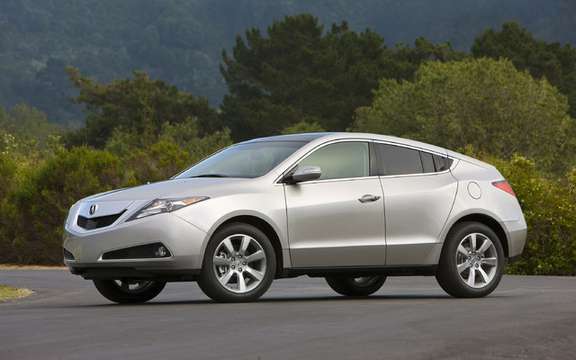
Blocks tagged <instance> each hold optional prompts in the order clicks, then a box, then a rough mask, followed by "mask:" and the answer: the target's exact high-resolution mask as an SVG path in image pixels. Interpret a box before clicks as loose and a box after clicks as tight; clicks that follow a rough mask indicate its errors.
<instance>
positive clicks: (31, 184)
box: [2, 147, 127, 264]
mask: <svg viewBox="0 0 576 360" xmlns="http://www.w3.org/2000/svg"><path fill="white" fill-rule="evenodd" d="M126 180H127V179H126V178H125V175H124V170H123V167H122V164H121V163H120V160H119V159H118V158H117V157H116V156H114V155H112V154H111V153H109V152H105V151H98V150H92V149H89V148H86V147H78V148H73V149H72V150H60V151H58V152H57V153H56V154H55V155H54V156H53V157H51V158H50V159H48V160H46V161H45V162H44V163H43V164H41V165H40V166H39V167H38V168H37V169H33V170H31V171H30V173H29V174H28V176H26V179H25V180H24V181H23V183H22V184H21V186H19V188H18V189H16V190H15V191H14V192H13V193H12V194H11V195H10V199H9V200H10V201H9V202H7V203H6V204H5V206H4V208H3V214H2V215H3V216H2V218H3V219H6V220H7V222H8V224H9V226H7V227H4V226H3V229H4V232H5V233H4V234H3V241H4V243H6V242H7V241H8V242H10V244H11V246H10V250H11V251H10V252H8V253H5V254H2V261H4V262H17V263H23V264H27V263H39V264H56V263H60V262H61V259H62V251H61V248H62V228H63V223H64V220H65V218H66V215H67V213H68V209H69V208H70V206H72V204H74V202H76V201H77V200H78V199H80V198H82V197H85V196H87V195H91V194H95V193H98V192H102V191H106V190H110V189H114V188H118V187H121V186H122V185H123V184H124V183H126Z"/></svg>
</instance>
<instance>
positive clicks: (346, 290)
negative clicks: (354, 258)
mask: <svg viewBox="0 0 576 360" xmlns="http://www.w3.org/2000/svg"><path fill="white" fill-rule="evenodd" d="M385 281H386V276H366V277H353V276H328V277H326V282H327V283H328V285H329V286H330V287H331V288H332V290H334V291H336V292H337V293H338V294H340V295H344V296H369V295H372V294H373V293H375V292H376V291H378V290H380V288H381V287H382V285H383V284H384V282H385Z"/></svg>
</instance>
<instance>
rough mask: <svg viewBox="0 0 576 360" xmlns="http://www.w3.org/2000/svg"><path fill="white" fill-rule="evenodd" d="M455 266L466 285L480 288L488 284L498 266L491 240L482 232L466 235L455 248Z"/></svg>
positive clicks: (496, 253)
mask: <svg viewBox="0 0 576 360" xmlns="http://www.w3.org/2000/svg"><path fill="white" fill-rule="evenodd" d="M456 267H457V272H458V275H459V276H460V278H461V279H462V281H463V282H464V283H466V284H467V285H468V286H470V287H472V288H475V289H481V288H483V287H485V286H487V285H488V284H490V283H491V282H492V280H493V279H494V277H495V276H496V273H497V268H498V252H497V251H496V247H495V246H494V243H493V242H492V240H491V239H490V238H489V237H488V236H486V235H484V234H482V233H471V234H468V235H466V236H465V237H464V238H463V239H462V240H461V241H460V244H459V245H458V248H457V250H456Z"/></svg>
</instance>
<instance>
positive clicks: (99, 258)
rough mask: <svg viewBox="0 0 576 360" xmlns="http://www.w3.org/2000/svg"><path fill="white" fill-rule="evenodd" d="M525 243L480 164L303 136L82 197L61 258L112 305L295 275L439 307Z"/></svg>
mask: <svg viewBox="0 0 576 360" xmlns="http://www.w3.org/2000/svg"><path fill="white" fill-rule="evenodd" d="M526 231H527V229H526V222H525V220H524V217H523V215H522V211H521V209H520V206H519V203H518V201H517V199H516V197H515V195H514V191H513V190H512V188H511V187H510V185H509V184H508V182H507V181H506V180H505V179H504V178H503V177H502V175H501V174H500V173H499V172H498V170H497V169H496V168H495V167H493V166H491V165H489V164H486V163H484V162H481V161H478V160H476V159H473V158H470V157H468V156H465V155H462V154H459V153H456V152H453V151H450V150H447V149H443V148H440V147H436V146H432V145H428V144H424V143H421V142H416V141H412V140H406V139H401V138H396V137H390V136H383V135H373V134H359V133H309V134H296V135H282V136H274V137H267V138H260V139H254V140H250V141H245V142H242V143H239V144H235V145H232V146H230V147H227V148H225V149H223V150H221V151H219V152H217V153H215V154H213V155H212V156H210V157H208V158H206V159H204V160H202V161H200V162H199V163H197V164H195V165H193V166H192V167H190V168H189V169H187V170H185V171H183V172H182V173H180V174H178V175H176V176H174V177H173V178H171V179H169V180H166V181H161V182H157V183H152V184H147V185H142V186H137V187H133V188H127V189H119V190H114V191H109V192H105V193H101V194H97V195H93V196H90V197H87V198H85V199H82V200H80V201H78V202H77V203H75V204H74V205H73V206H72V207H71V209H70V212H69V214H68V218H67V220H66V224H65V232H64V233H65V236H64V249H63V252H64V262H65V264H66V265H67V266H68V268H69V269H70V271H71V272H72V273H73V274H77V275H80V276H82V277H84V278H85V279H89V280H92V281H93V282H94V284H95V286H96V288H97V289H98V291H99V292H100V293H101V294H102V295H103V296H105V297H106V298H107V299H109V300H111V301H113V302H117V303H136V302H145V301H148V300H150V299H152V298H154V297H155V296H157V295H158V294H159V293H160V292H161V291H162V289H163V288H164V286H165V284H166V283H167V282H171V281H196V282H198V285H199V286H200V288H201V289H202V290H203V291H204V292H205V293H206V295H208V296H209V297H210V298H212V299H214V300H216V301H226V302H233V301H251V300H255V299H258V298H259V297H260V296H262V295H263V294H264V293H265V292H266V290H267V289H268V288H269V287H270V284H271V283H272V281H273V280H274V279H277V278H286V277H295V276H301V275H308V276H314V277H324V278H325V279H326V281H327V283H328V285H329V286H330V287H331V288H332V289H334V290H335V291H336V292H338V293H340V294H342V295H346V296H368V295H370V294H372V293H374V292H375V291H377V290H379V289H380V287H381V286H382V285H383V284H384V282H385V280H386V277H387V276H399V275H431V276H435V277H436V279H437V280H438V283H439V284H440V286H441V287H442V288H443V289H444V290H445V291H446V292H447V293H449V294H450V295H452V296H455V297H481V296H486V295H488V294H490V293H491V292H492V291H493V290H494V289H495V288H496V287H497V286H498V283H499V282H500V279H501V277H502V274H503V271H504V268H505V266H506V263H507V262H508V261H509V260H510V259H512V258H514V257H517V256H519V255H520V254H521V253H522V250H523V247H524V244H525V240H526Z"/></svg>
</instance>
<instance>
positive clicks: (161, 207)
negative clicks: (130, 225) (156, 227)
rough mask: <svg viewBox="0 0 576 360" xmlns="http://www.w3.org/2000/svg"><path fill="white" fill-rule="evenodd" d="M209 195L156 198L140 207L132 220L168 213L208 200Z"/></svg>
mask: <svg viewBox="0 0 576 360" xmlns="http://www.w3.org/2000/svg"><path fill="white" fill-rule="evenodd" d="M208 199H209V197H208V196H192V197H188V198H183V199H156V200H154V201H152V202H150V203H149V204H147V205H146V206H144V207H143V208H142V209H140V210H139V211H138V212H137V213H135V214H134V215H132V216H131V217H130V219H128V221H130V220H136V219H141V218H143V217H146V216H152V215H157V214H162V213H168V212H171V211H176V210H178V209H182V208H183V207H186V206H188V205H192V204H196V203H198V202H200V201H204V200H208Z"/></svg>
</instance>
